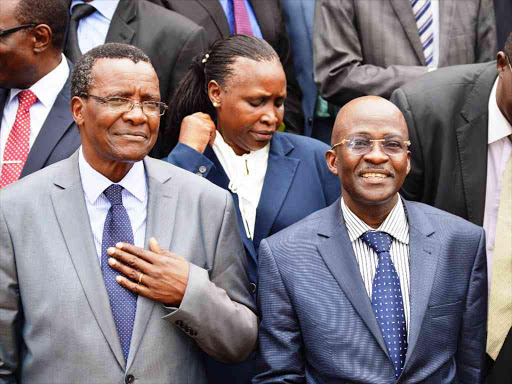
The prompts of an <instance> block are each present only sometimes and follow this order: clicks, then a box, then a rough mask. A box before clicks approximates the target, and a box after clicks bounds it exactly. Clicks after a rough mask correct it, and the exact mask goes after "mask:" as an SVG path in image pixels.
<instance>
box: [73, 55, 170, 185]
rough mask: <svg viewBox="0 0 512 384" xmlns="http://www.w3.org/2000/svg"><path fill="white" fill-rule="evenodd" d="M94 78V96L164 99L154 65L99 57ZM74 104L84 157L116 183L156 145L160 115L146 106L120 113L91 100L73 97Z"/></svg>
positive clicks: (135, 107)
mask: <svg viewBox="0 0 512 384" xmlns="http://www.w3.org/2000/svg"><path fill="white" fill-rule="evenodd" d="M92 76H93V82H92V85H91V87H90V89H89V91H88V93H89V94H90V95H95V96H100V97H115V96H117V97H125V98H129V99H132V100H133V101H136V102H143V101H160V91H159V88H158V77H157V74H156V72H155V70H154V69H153V66H152V65H151V64H149V63H145V62H142V61H139V62H138V63H134V62H133V61H131V60H130V59H100V60H97V61H96V62H95V64H94V66H93V69H92ZM71 103H72V112H73V116H74V118H75V121H76V123H77V124H78V126H79V127H80V136H81V138H82V148H83V153H84V157H85V159H86V160H87V162H88V163H89V164H90V165H91V166H92V167H93V168H94V169H95V170H96V171H98V172H100V173H101V174H102V175H104V176H105V177H107V178H109V179H110V180H112V181H114V182H118V181H120V180H121V179H122V178H123V177H124V176H125V175H126V174H127V173H128V171H129V170H130V169H131V167H132V166H133V163H134V162H136V161H139V160H142V159H143V158H144V157H145V156H146V155H147V154H148V153H149V151H150V150H151V148H152V147H153V145H154V144H155V141H156V138H157V136H158V127H159V124H160V116H158V115H157V116H152V115H146V114H145V113H144V112H142V108H141V106H134V107H133V109H132V110H131V111H129V112H125V113H118V112H113V111H111V110H109V109H108V107H107V106H106V105H105V104H103V103H101V102H100V101H98V100H96V99H94V98H92V97H87V98H81V97H74V98H73V100H72V102H71Z"/></svg>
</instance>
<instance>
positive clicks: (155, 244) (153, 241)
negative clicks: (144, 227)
mask: <svg viewBox="0 0 512 384" xmlns="http://www.w3.org/2000/svg"><path fill="white" fill-rule="evenodd" d="M149 249H150V250H151V251H153V252H155V253H158V254H159V255H160V254H162V248H160V245H158V242H157V241H156V239H155V238H154V237H151V238H150V239H149Z"/></svg>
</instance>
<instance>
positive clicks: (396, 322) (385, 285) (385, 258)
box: [361, 232, 407, 379]
mask: <svg viewBox="0 0 512 384" xmlns="http://www.w3.org/2000/svg"><path fill="white" fill-rule="evenodd" d="M361 238H362V239H363V241H364V242H365V243H366V244H368V246H369V247H370V248H371V249H373V250H374V251H375V253H377V256H378V257H379V264H378V265H377V271H376V272H375V277H374V278H373V288H372V308H373V312H375V317H376V318H377V322H378V323H379V326H380V330H381V332H382V336H383V337H384V342H385V343H386V347H387V348H388V352H389V356H390V357H391V360H392V361H393V365H394V367H395V376H396V378H397V379H398V377H400V374H401V373H402V368H403V366H404V361H405V355H406V353H407V328H406V324H405V313H404V304H403V299H402V290H401V289H400V278H399V277H398V274H397V273H396V269H395V266H394V265H393V261H392V260H391V255H390V254H389V249H390V248H391V242H392V237H391V235H388V234H387V233H384V232H366V233H364V234H363V235H362V236H361Z"/></svg>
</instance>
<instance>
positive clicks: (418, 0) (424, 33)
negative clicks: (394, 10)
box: [411, 0, 434, 67]
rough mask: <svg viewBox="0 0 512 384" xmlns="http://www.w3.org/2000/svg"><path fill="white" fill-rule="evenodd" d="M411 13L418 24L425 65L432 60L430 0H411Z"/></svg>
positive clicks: (432, 27) (432, 15)
mask: <svg viewBox="0 0 512 384" xmlns="http://www.w3.org/2000/svg"><path fill="white" fill-rule="evenodd" d="M411 7H412V13H413V14H414V19H415V20H416V25H417V26H418V33H419V35H420V40H421V44H422V46H423V54H424V56H425V62H426V63H427V67H430V66H432V63H433V61H434V22H433V21H434V13H433V12H432V4H431V0H411Z"/></svg>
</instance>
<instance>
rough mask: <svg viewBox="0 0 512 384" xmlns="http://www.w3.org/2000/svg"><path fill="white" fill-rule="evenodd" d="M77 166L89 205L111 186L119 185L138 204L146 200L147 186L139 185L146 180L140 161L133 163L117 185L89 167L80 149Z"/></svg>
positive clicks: (144, 184)
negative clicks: (135, 199)
mask: <svg viewBox="0 0 512 384" xmlns="http://www.w3.org/2000/svg"><path fill="white" fill-rule="evenodd" d="M78 166H79V169H80V178H81V179H82V187H83V189H84V192H85V196H86V197H87V200H89V203H91V204H94V203H95V202H96V200H98V198H99V197H100V195H101V194H102V193H103V191H104V190H105V189H107V188H108V187H109V186H110V185H112V184H119V185H120V186H122V187H123V188H124V189H126V191H128V192H129V193H130V194H131V195H133V196H134V197H135V198H137V200H139V201H140V202H145V201H146V199H147V185H146V183H145V182H144V183H141V180H144V181H145V180H146V171H145V169H144V163H143V162H142V161H137V162H136V163H134V164H133V167H132V168H131V169H130V170H129V171H128V173H127V174H126V176H125V177H124V178H123V179H122V180H121V181H120V182H118V183H113V182H112V181H111V180H109V179H107V178H106V177H105V176H103V175H102V174H101V173H99V172H98V171H96V170H95V169H94V168H93V167H91V166H90V165H89V163H88V162H87V160H85V157H84V155H83V152H82V147H80V150H79V155H78Z"/></svg>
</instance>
